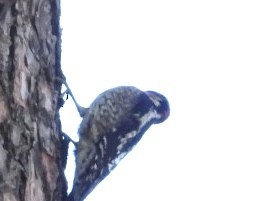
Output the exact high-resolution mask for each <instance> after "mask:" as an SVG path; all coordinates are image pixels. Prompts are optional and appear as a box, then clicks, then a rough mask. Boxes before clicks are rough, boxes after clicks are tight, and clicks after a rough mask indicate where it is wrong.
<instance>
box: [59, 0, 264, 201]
mask: <svg viewBox="0 0 268 201" xmlns="http://www.w3.org/2000/svg"><path fill="white" fill-rule="evenodd" d="M267 8H268V6H267V1H258V0H255V1H238V0H232V1H229V0H225V1H206V0H205V1H193V0H188V1H178V0H177V1H171V0H165V1H158V0H154V1H152V0H135V1H127V0H124V1H123V0H121V1H118V0H113V1H111V0H109V1H108V0H103V1H100V0H98V1H90V0H76V1H75V2H74V1H70V0H62V21H61V26H62V28H63V35H62V42H63V44H62V68H63V71H64V73H65V75H66V77H67V80H68V83H69V85H70V87H71V88H72V90H73V93H74V94H75V96H76V98H77V100H78V102H79V103H80V104H81V105H82V106H85V107H87V106H89V105H90V103H91V102H92V101H93V100H94V98H95V97H96V96H97V95H98V94H99V93H101V92H102V91H104V90H106V89H109V88H112V87H115V86H119V85H133V86H136V87H138V88H140V89H141V90H155V91H158V92H160V93H162V94H164V95H165V96H166V97H167V98H168V99H169V101H170V107H171V115H170V118H169V119H168V120H167V121H166V122H164V123H162V124H159V125H154V126H152V127H151V128H150V129H149V130H148V132H147V133H146V134H145V136H144V137H143V139H142V140H141V142H140V143H139V144H138V145H137V146H136V147H135V148H134V150H133V151H132V152H131V153H130V154H129V155H128V156H127V157H126V158H125V159H124V160H123V161H122V162H121V163H120V164H119V166H118V167H117V168H116V169H115V170H114V171H113V173H112V174H111V175H110V176H108V177H107V178H106V179H105V180H104V181H103V182H102V183H101V184H100V185H99V186H98V187H97V188H96V189H95V191H93V192H92V193H91V194H90V195H89V196H88V198H87V199H86V200H90V201H103V200H116V201H125V200H128V201H136V200H167V201H177V200H180V201H196V200H206V201H215V200H217V201H220V200H224V201H226V200H228V201H232V200H233V201H237V200H243V201H244V200H258V201H264V200H265V201H267V200H268V193H267V192H268V191H267V189H268V123H267V122H268V94H267V88H268V77H267V76H268V73H267V71H268V68H267V67H268V56H267V55H268V23H267V19H268V12H267ZM61 117H62V121H63V122H62V123H63V130H64V131H65V132H66V133H68V134H69V135H70V136H72V137H73V138H74V139H77V128H78V126H79V123H80V121H81V119H80V118H79V116H78V113H77V112H76V109H75V107H74V104H73V102H72V101H71V99H69V100H68V101H67V102H66V104H65V105H64V107H63V109H62V112H61ZM70 156H72V152H70ZM73 160H74V159H73V158H71V157H70V159H69V162H70V163H69V166H68V169H67V171H66V172H68V174H67V175H68V179H69V183H70V185H69V188H71V184H72V174H71V173H72V172H73V171H74V167H73V162H72V161H73Z"/></svg>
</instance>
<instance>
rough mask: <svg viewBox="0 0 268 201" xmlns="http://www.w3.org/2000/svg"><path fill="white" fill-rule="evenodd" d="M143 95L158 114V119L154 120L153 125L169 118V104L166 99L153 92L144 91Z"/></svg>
mask: <svg viewBox="0 0 268 201" xmlns="http://www.w3.org/2000/svg"><path fill="white" fill-rule="evenodd" d="M145 93H146V94H147V96H148V97H149V98H150V100H151V101H152V102H153V104H154V107H155V108H154V109H155V111H156V112H157V113H158V114H159V118H158V119H156V121H155V123H157V124H158V123H162V122H163V121H165V120H166V119H167V118H168V117H169V114H170V109H169V103H168V100H167V98H166V97H165V96H163V95H162V94H160V93H157V92H155V91H146V92H145Z"/></svg>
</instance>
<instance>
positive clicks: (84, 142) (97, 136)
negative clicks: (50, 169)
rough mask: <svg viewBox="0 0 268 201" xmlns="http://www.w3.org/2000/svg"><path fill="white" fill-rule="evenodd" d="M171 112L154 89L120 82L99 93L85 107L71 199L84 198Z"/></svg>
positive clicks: (163, 99)
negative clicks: (123, 84)
mask: <svg viewBox="0 0 268 201" xmlns="http://www.w3.org/2000/svg"><path fill="white" fill-rule="evenodd" d="M168 116H169V103H168V101H167V99H166V98H165V97H164V96H163V95H161V94H159V93H157V92H154V91H145V92H143V91H141V90H139V89H137V88H135V87H131V86H121V87H116V88H113V89H110V90H107V91H105V92H103V93H102V94H100V95H99V96H98V97H97V98H96V99H95V101H94V102H93V103H92V104H91V105H90V107H89V108H88V109H86V110H85V114H84V115H83V120H82V122H81V124H80V128H79V131H78V133H79V136H80V138H79V142H78V143H77V147H76V152H75V155H76V170H75V178H74V181H73V189H72V191H71V193H70V194H69V196H68V200H69V201H82V200H84V199H85V197H86V196H87V195H88V194H89V193H90V192H91V191H92V190H93V189H94V188H95V187H96V185H98V183H99V182H100V181H101V180H103V179H104V178H105V177H106V176H107V175H108V174H109V173H110V172H111V170H113V168H114V167H116V165H117V164H118V162H119V161H120V160H121V159H122V158H123V157H124V156H125V155H126V154H127V153H128V152H129V151H130V150H131V149H132V148H133V146H134V145H135V144H136V143H137V142H138V141H139V140H140V139H141V137H142V136H143V134H144V132H145V131H146V130H147V129H148V128H149V127H150V126H151V125H152V124H157V123H161V122H163V121H165V120H166V119H167V117H168Z"/></svg>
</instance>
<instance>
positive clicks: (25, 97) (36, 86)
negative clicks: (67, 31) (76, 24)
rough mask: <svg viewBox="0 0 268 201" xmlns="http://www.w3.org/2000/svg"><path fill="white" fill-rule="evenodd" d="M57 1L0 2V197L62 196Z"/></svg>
mask: <svg viewBox="0 0 268 201" xmlns="http://www.w3.org/2000/svg"><path fill="white" fill-rule="evenodd" d="M59 15H60V2H59V0H0V201H2V200H3V201H35V200H36V201H43V200H49V201H50V200H51V201H52V200H57V201H62V200H64V199H65V196H66V188H67V187H66V181H65V177H64V172H63V171H64V168H65V167H64V166H65V161H64V158H65V157H62V150H63V151H64V149H63V148H64V147H63V144H62V142H63V141H62V137H61V124H60V119H59V113H58V110H59V107H60V106H61V105H60V102H61V99H59V98H58V97H59V94H60V90H61V83H56V82H55V77H57V76H61V68H60V51H61V50H60V40H61V38H60V27H59Z"/></svg>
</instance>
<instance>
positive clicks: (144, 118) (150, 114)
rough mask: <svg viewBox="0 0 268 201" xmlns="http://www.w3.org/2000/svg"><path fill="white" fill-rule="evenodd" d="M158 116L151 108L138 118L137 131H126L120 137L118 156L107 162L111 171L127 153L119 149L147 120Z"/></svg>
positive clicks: (159, 116)
mask: <svg viewBox="0 0 268 201" xmlns="http://www.w3.org/2000/svg"><path fill="white" fill-rule="evenodd" d="M159 118H161V115H160V114H158V113H157V112H156V111H155V110H151V111H150V112H148V113H146V114H145V115H143V116H142V117H141V118H140V126H139V128H138V130H137V131H132V132H130V133H127V134H126V135H125V136H124V137H122V138H120V144H119V145H118V146H117V154H118V157H116V158H115V159H113V160H112V161H111V162H110V163H109V164H108V169H109V171H112V170H113V169H114V168H115V167H116V166H117V164H118V163H119V162H120V161H121V160H122V159H123V158H124V157H125V156H126V155H127V152H121V150H122V149H123V147H124V146H125V145H126V144H127V143H128V142H129V140H131V139H133V138H134V137H135V136H136V135H137V133H139V132H140V131H141V130H142V128H143V127H144V126H145V125H146V124H147V123H148V122H150V121H151V120H153V119H159Z"/></svg>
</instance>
